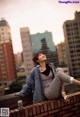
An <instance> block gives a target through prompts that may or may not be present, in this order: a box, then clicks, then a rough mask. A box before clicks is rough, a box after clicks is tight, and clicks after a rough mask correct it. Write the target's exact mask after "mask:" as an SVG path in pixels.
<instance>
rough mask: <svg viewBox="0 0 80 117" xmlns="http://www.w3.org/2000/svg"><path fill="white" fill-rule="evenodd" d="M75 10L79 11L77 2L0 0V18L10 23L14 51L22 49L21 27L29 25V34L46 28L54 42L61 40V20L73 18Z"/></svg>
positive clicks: (43, 30)
mask: <svg viewBox="0 0 80 117" xmlns="http://www.w3.org/2000/svg"><path fill="white" fill-rule="evenodd" d="M75 1H76V0H75ZM76 10H77V11H80V4H79V3H72V4H71V3H67V4H66V3H59V1H58V0H55V1H50V0H44V1H42V0H34V2H33V1H32V0H17V1H16V0H2V1H0V18H2V17H4V18H5V20H7V22H8V23H9V25H10V28H11V36H12V42H13V49H14V53H17V52H20V51H22V44H21V37H20V28H21V27H29V29H30V34H36V33H38V32H40V33H43V32H45V31H46V30H48V31H51V32H52V35H53V41H54V43H55V44H58V43H59V42H61V41H63V40H64V34H63V29H62V25H63V22H64V21H66V20H73V19H74V13H75V11H76Z"/></svg>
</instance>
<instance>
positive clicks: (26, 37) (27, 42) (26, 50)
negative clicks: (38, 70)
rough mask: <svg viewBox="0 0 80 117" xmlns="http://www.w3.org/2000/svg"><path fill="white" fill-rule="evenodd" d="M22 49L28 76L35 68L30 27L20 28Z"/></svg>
mask: <svg viewBox="0 0 80 117" xmlns="http://www.w3.org/2000/svg"><path fill="white" fill-rule="evenodd" d="M20 34H21V40H22V47H23V59H24V65H25V72H26V76H27V77H28V75H29V74H30V72H31V69H32V68H33V66H34V63H33V61H32V45H31V37H30V32H29V28H28V27H23V28H20Z"/></svg>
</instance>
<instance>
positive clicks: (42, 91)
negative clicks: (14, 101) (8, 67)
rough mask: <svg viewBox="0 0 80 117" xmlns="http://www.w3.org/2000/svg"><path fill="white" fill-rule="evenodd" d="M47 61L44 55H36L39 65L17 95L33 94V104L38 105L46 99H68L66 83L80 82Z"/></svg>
mask: <svg viewBox="0 0 80 117" xmlns="http://www.w3.org/2000/svg"><path fill="white" fill-rule="evenodd" d="M46 60H47V58H46V55H44V54H43V53H41V52H39V53H37V54H35V56H34V57H33V61H34V62H35V63H37V64H38V65H37V66H36V67H34V68H33V69H32V71H31V73H30V75H29V77H28V79H27V81H26V84H25V85H24V86H23V88H22V90H21V91H20V92H19V93H18V94H17V95H19V96H22V97H24V96H27V95H29V94H30V93H32V92H33V103H38V102H42V101H45V100H46V99H57V98H59V97H60V96H61V95H62V96H63V97H64V98H66V95H65V92H64V87H63V83H64V82H67V83H71V84H78V85H80V81H78V80H76V79H74V78H73V77H71V76H69V75H67V74H65V73H64V72H63V69H62V68H57V69H56V70H55V68H54V66H53V65H51V64H47V63H46Z"/></svg>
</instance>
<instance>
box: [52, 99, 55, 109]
mask: <svg viewBox="0 0 80 117" xmlns="http://www.w3.org/2000/svg"><path fill="white" fill-rule="evenodd" d="M54 106H55V105H54V102H53V101H51V109H54V108H55V107H54Z"/></svg>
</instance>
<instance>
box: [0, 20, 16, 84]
mask: <svg viewBox="0 0 80 117" xmlns="http://www.w3.org/2000/svg"><path fill="white" fill-rule="evenodd" d="M15 79H16V69H15V61H14V54H13V47H12V40H11V32H10V26H9V24H8V22H7V21H6V20H5V19H1V20H0V85H1V84H2V83H5V84H6V85H7V84H8V83H11V82H12V81H14V80H15Z"/></svg>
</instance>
